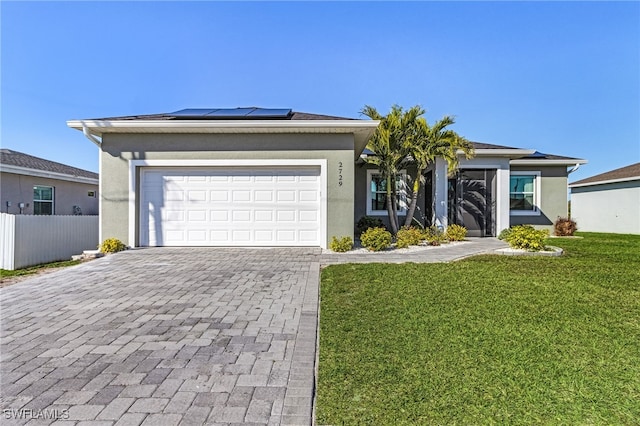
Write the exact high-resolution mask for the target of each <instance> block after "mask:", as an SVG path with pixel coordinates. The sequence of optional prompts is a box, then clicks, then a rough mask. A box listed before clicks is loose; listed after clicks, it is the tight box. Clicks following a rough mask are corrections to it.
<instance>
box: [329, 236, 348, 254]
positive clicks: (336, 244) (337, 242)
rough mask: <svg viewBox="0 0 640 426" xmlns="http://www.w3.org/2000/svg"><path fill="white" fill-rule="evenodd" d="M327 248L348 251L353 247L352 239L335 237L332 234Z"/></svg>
mask: <svg viewBox="0 0 640 426" xmlns="http://www.w3.org/2000/svg"><path fill="white" fill-rule="evenodd" d="M329 248H330V249H331V250H333V251H335V252H338V253H344V252H345V251H349V250H351V249H352V248H353V240H352V239H351V237H342V238H336V237H335V236H334V237H331V243H330V244H329Z"/></svg>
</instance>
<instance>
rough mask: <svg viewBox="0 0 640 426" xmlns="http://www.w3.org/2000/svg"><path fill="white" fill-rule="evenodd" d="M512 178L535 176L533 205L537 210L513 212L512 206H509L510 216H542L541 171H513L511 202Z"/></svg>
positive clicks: (510, 174) (511, 173)
mask: <svg viewBox="0 0 640 426" xmlns="http://www.w3.org/2000/svg"><path fill="white" fill-rule="evenodd" d="M511 176H534V177H535V179H534V185H535V187H534V192H533V205H534V206H535V210H533V211H530V210H511V206H509V215H510V216H540V214H541V211H542V206H540V200H542V196H541V192H540V191H541V188H542V185H541V181H542V179H541V173H540V171H539V170H537V171H521V170H518V171H515V172H514V171H512V172H510V173H509V200H511Z"/></svg>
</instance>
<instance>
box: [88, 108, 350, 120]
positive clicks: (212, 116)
mask: <svg viewBox="0 0 640 426" xmlns="http://www.w3.org/2000/svg"><path fill="white" fill-rule="evenodd" d="M190 111H193V112H194V113H191V114H190V113H188V112H190ZM271 111H275V112H276V113H275V114H270V112H271ZM185 112H187V113H185ZM281 112H283V113H281ZM194 119H195V120H207V121H209V120H211V121H220V120H291V121H293V120H355V119H354V118H347V117H337V116H334V115H325V114H312V113H308V112H299V111H292V110H291V109H286V108H259V107H243V108H188V109H183V110H180V111H175V112H166V113H160V114H143V115H127V116H120V117H106V118H93V119H90V120H97V121H136V120H139V121H156V120H160V121H161V120H176V121H179V120H194Z"/></svg>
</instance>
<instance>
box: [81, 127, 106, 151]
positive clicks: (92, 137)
mask: <svg viewBox="0 0 640 426" xmlns="http://www.w3.org/2000/svg"><path fill="white" fill-rule="evenodd" d="M82 134H84V136H85V137H86V138H87V139H89V140H90V141H91V142H93V143H94V144H96V145H97V146H98V148H100V146H102V141H101V140H100V139H98V138H97V137H96V136H95V135H92V134H91V133H90V132H89V128H88V127H87V126H86V125H85V124H84V123H83V124H82Z"/></svg>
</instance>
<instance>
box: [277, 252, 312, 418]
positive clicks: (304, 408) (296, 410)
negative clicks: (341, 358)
mask: <svg viewBox="0 0 640 426" xmlns="http://www.w3.org/2000/svg"><path fill="white" fill-rule="evenodd" d="M319 286H320V262H319V261H318V260H316V261H314V262H312V263H311V264H310V266H309V271H308V273H307V282H306V286H305V293H304V299H303V303H302V312H301V313H300V324H299V326H298V334H297V336H296V344H295V348H294V351H293V357H292V360H291V373H290V374H289V381H288V383H287V391H286V394H285V398H284V405H283V410H282V424H286V425H311V424H313V416H314V412H315V407H314V402H315V385H316V368H317V365H316V356H317V353H316V352H317V351H316V348H317V339H318V304H319V301H318V295H319Z"/></svg>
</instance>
